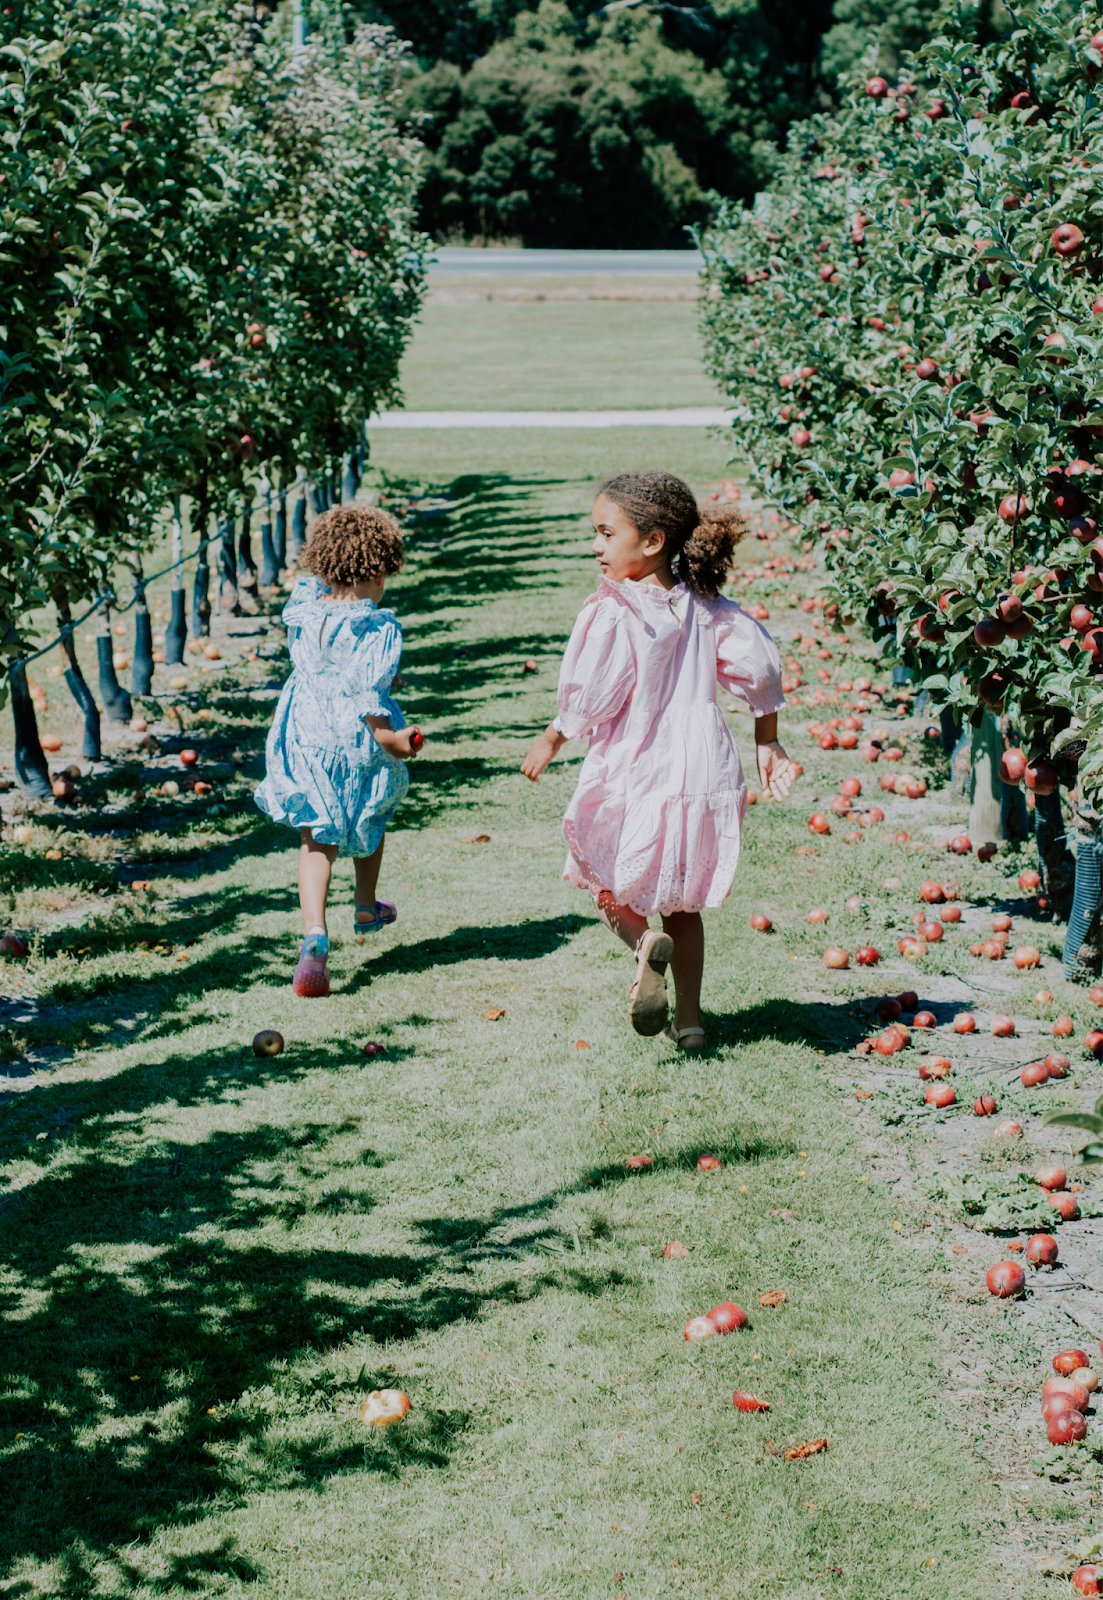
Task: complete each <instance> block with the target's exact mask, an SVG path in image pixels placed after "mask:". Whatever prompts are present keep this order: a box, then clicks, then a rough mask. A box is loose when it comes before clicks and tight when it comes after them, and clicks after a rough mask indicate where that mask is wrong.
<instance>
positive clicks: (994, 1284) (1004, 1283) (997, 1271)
mask: <svg viewBox="0 0 1103 1600" xmlns="http://www.w3.org/2000/svg"><path fill="white" fill-rule="evenodd" d="M984 1281H985V1283H986V1284H987V1285H988V1292H989V1294H994V1295H997V1296H998V1297H999V1298H1000V1299H1001V1300H1007V1299H1009V1298H1010V1297H1011V1296H1012V1295H1016V1294H1022V1292H1023V1290H1024V1289H1025V1288H1026V1273H1025V1272H1024V1271H1023V1269H1022V1267H1021V1266H1020V1265H1019V1263H1018V1262H1017V1261H997V1262H996V1264H995V1266H994V1267H989V1268H988V1271H987V1272H986V1273H985V1275H984Z"/></svg>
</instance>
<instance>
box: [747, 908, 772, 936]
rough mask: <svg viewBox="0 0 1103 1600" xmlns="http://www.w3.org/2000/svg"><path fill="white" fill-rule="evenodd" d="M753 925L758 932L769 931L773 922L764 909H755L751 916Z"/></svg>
mask: <svg viewBox="0 0 1103 1600" xmlns="http://www.w3.org/2000/svg"><path fill="white" fill-rule="evenodd" d="M751 927H752V928H753V929H754V930H755V932H756V933H769V931H770V929H771V928H772V927H773V923H772V922H771V921H770V919H769V917H768V916H767V915H766V913H765V912H764V911H755V912H753V913H752V916H751Z"/></svg>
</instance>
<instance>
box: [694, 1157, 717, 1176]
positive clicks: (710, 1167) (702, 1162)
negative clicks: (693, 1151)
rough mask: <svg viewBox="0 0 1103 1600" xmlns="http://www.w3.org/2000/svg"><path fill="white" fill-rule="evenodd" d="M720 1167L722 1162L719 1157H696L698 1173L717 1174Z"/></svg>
mask: <svg viewBox="0 0 1103 1600" xmlns="http://www.w3.org/2000/svg"><path fill="white" fill-rule="evenodd" d="M722 1166H723V1162H722V1161H721V1160H720V1158H719V1156H709V1155H705V1156H698V1157H697V1171H698V1172H719V1171H720V1168H721V1167H722Z"/></svg>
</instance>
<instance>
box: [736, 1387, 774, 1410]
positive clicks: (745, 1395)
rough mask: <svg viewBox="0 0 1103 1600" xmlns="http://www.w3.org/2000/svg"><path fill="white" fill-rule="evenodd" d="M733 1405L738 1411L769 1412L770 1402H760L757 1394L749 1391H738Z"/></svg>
mask: <svg viewBox="0 0 1103 1600" xmlns="http://www.w3.org/2000/svg"><path fill="white" fill-rule="evenodd" d="M732 1405H734V1407H735V1409H736V1410H737V1411H769V1409H770V1402H769V1401H768V1400H760V1399H759V1398H758V1396H757V1395H756V1394H751V1392H750V1390H748V1389H737V1390H736V1391H735V1393H734V1394H733V1395H732Z"/></svg>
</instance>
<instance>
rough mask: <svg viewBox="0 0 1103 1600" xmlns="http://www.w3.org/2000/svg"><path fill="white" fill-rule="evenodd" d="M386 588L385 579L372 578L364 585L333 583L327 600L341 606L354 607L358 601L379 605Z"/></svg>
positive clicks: (330, 585)
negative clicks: (369, 601)
mask: <svg viewBox="0 0 1103 1600" xmlns="http://www.w3.org/2000/svg"><path fill="white" fill-rule="evenodd" d="M385 587H386V579H385V578H372V579H369V580H367V581H365V582H363V583H347V584H346V583H331V584H329V585H328V588H329V594H328V596H327V600H328V601H329V602H330V603H331V604H335V605H339V606H348V605H352V603H353V602H354V601H356V600H372V601H374V602H375V604H376V605H378V604H379V602H380V601H381V600H382V598H383V590H384V588H385Z"/></svg>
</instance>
